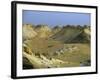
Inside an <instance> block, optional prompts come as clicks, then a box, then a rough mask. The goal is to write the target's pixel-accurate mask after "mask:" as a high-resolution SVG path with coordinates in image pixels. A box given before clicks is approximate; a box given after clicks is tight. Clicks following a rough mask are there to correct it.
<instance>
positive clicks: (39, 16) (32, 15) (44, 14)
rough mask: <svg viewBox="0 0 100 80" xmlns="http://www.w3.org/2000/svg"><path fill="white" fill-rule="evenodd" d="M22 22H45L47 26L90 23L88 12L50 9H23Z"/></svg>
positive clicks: (34, 23) (35, 23)
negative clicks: (53, 10)
mask: <svg viewBox="0 0 100 80" xmlns="http://www.w3.org/2000/svg"><path fill="white" fill-rule="evenodd" d="M22 21H23V24H33V25H38V24H45V25H48V26H49V27H54V26H56V25H59V26H64V25H82V26H83V25H90V14H89V13H73V12H52V11H34V10H23V13H22Z"/></svg>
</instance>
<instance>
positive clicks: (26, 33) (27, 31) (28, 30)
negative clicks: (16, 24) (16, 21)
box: [22, 24, 37, 40]
mask: <svg viewBox="0 0 100 80" xmlns="http://www.w3.org/2000/svg"><path fill="white" fill-rule="evenodd" d="M22 35H23V40H26V39H31V38H34V37H35V36H36V35H37V33H36V32H35V31H34V29H33V26H32V25H30V24H24V25H23V27H22Z"/></svg>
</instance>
